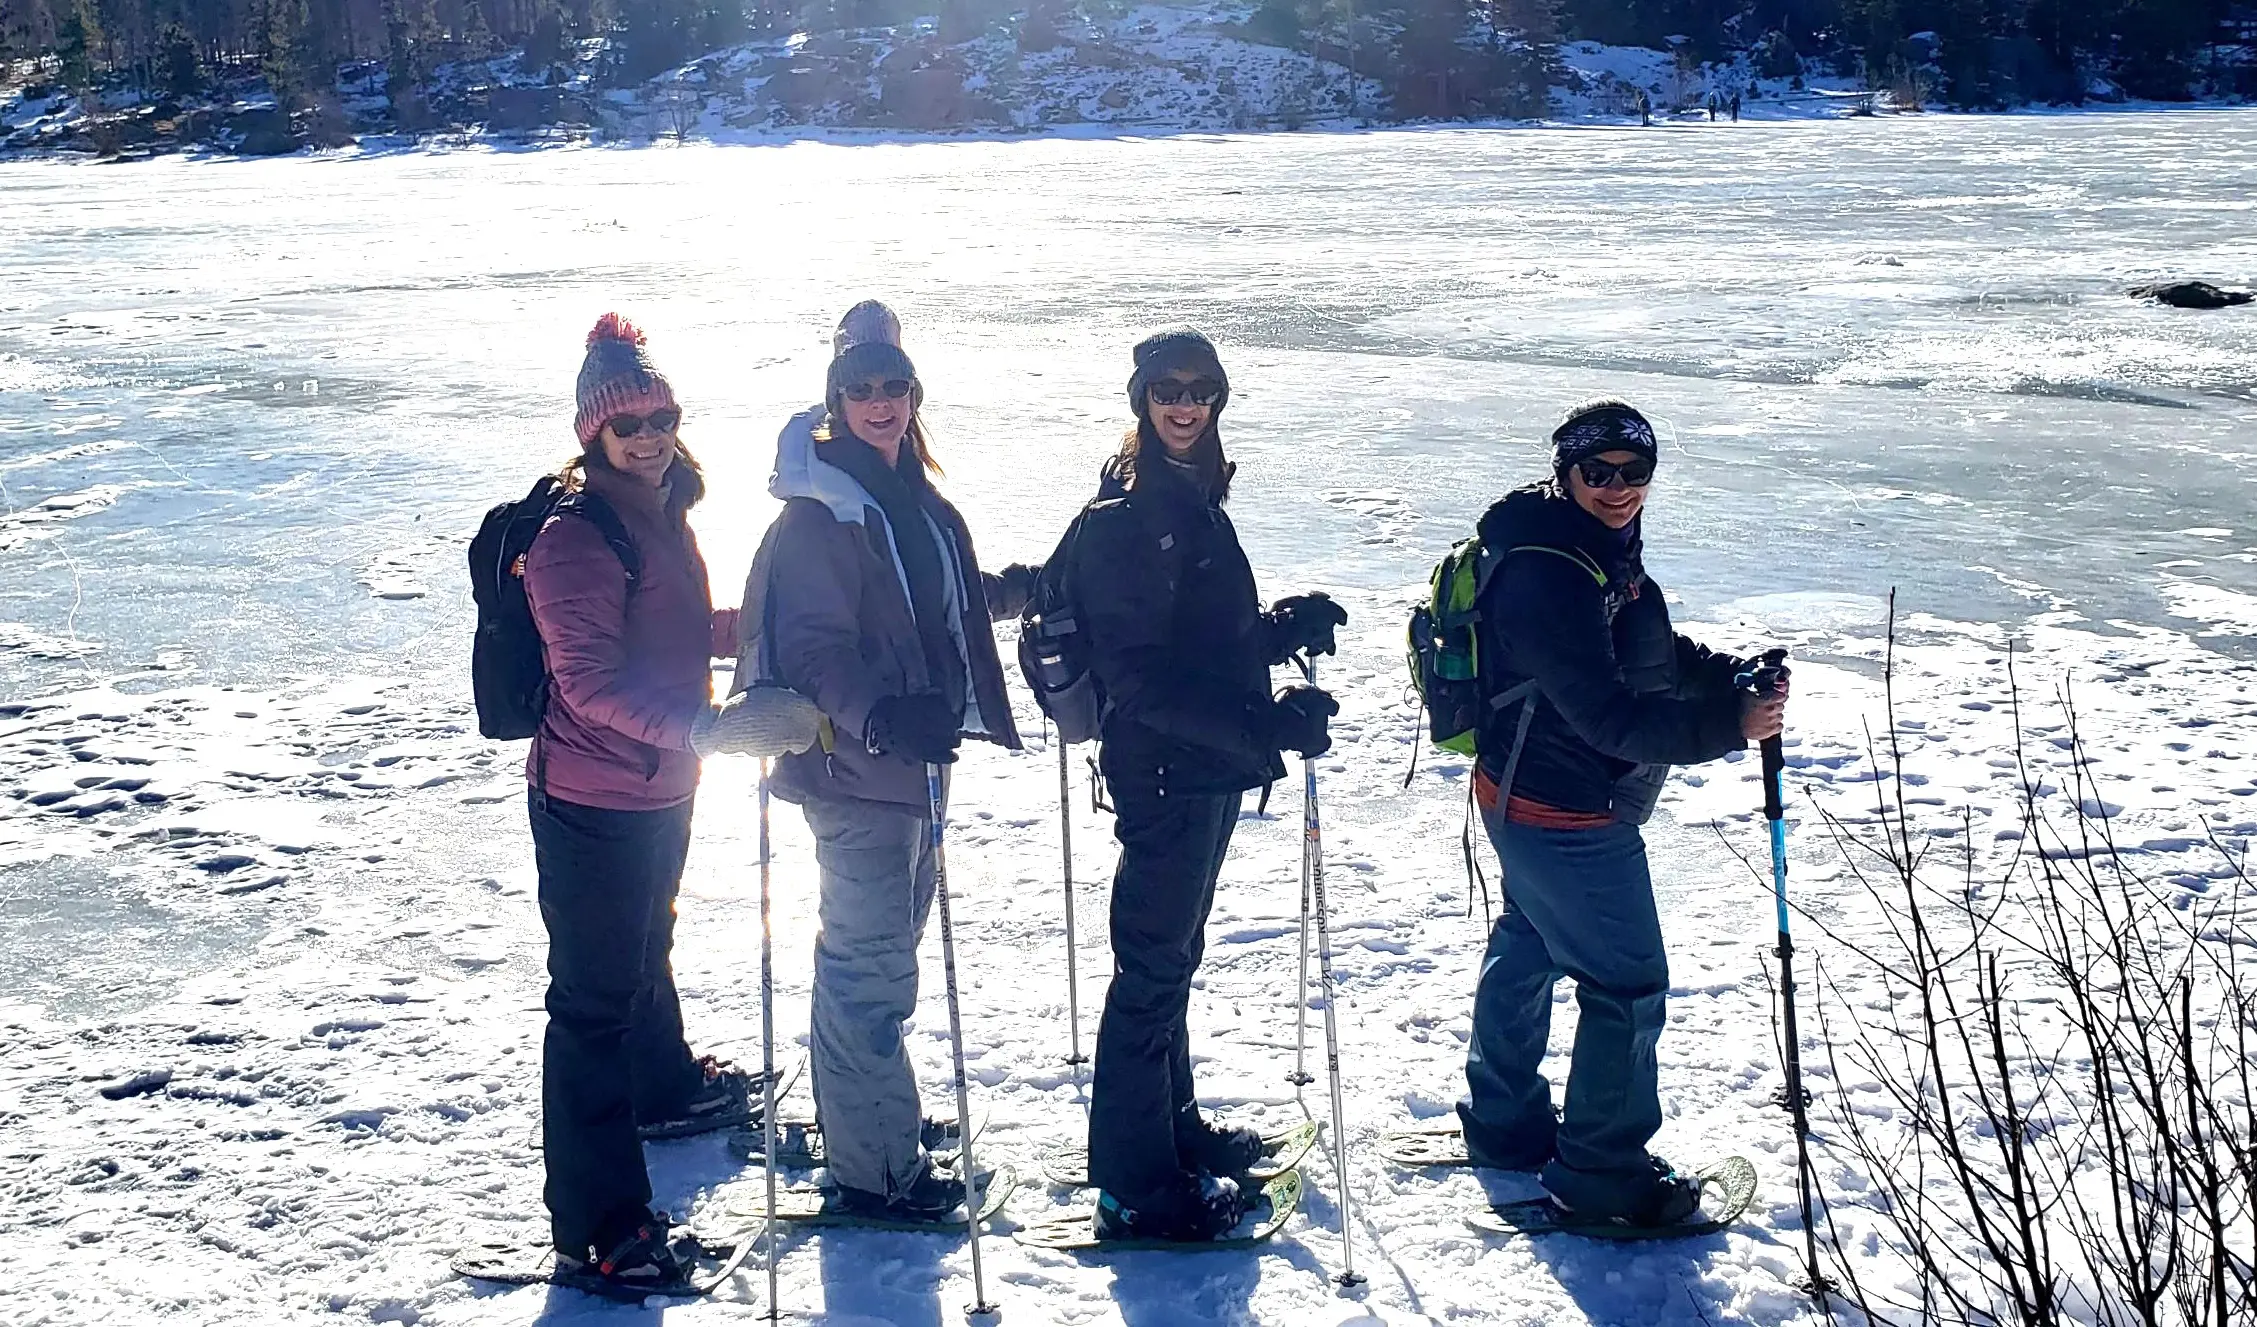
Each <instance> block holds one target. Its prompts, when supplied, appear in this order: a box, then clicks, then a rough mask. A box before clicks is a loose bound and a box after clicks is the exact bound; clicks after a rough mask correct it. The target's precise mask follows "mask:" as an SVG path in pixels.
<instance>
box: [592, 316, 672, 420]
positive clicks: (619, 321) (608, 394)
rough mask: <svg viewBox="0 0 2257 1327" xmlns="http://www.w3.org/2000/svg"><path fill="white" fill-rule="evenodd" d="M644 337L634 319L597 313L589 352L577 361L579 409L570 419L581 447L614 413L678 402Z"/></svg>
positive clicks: (635, 412) (643, 410) (645, 410)
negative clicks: (652, 361)
mask: <svg viewBox="0 0 2257 1327" xmlns="http://www.w3.org/2000/svg"><path fill="white" fill-rule="evenodd" d="M645 339H646V338H645V337H644V336H643V334H642V332H640V331H639V330H637V329H636V327H635V325H634V324H633V323H631V322H628V321H627V320H626V319H625V318H622V317H620V316H619V315H618V314H616V313H607V314H605V315H604V316H603V317H601V318H598V319H596V325H595V327H594V328H592V329H590V330H589V332H588V354H587V358H585V359H583V360H581V361H580V383H579V387H578V390H577V391H575V392H574V396H575V397H576V399H577V400H578V403H579V411H578V413H577V414H575V415H574V417H573V420H572V427H573V431H574V432H575V433H577V434H578V435H579V437H580V445H581V446H582V447H585V446H587V445H588V444H589V443H591V442H594V441H595V440H596V435H597V434H599V433H601V432H603V426H604V424H605V423H606V422H608V421H609V420H611V419H612V418H613V417H614V416H616V415H646V414H649V413H650V412H651V411H653V410H664V409H669V408H679V407H677V406H676V404H675V401H674V388H673V386H672V385H671V384H669V383H668V382H667V381H666V375H665V374H663V373H660V372H659V371H658V366H657V365H655V364H653V363H651V358H650V352H649V351H648V350H646V349H645V348H644V341H645Z"/></svg>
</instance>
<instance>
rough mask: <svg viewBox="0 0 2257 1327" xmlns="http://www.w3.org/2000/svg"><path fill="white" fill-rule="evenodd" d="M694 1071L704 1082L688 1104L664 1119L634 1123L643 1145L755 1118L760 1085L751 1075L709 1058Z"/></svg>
mask: <svg viewBox="0 0 2257 1327" xmlns="http://www.w3.org/2000/svg"><path fill="white" fill-rule="evenodd" d="M697 1067H698V1072H699V1073H700V1074H702V1075H703V1078H702V1080H701V1081H700V1082H699V1084H698V1086H697V1087H696V1088H695V1089H693V1090H692V1091H691V1092H690V1095H689V1097H688V1099H687V1100H685V1101H683V1103H682V1104H681V1105H680V1106H678V1107H676V1108H675V1109H674V1110H671V1111H669V1112H667V1114H666V1117H665V1118H664V1119H657V1120H638V1121H636V1124H635V1133H636V1135H637V1136H638V1137H640V1138H641V1139H642V1140H643V1141H645V1142H656V1141H658V1140H661V1139H666V1138H688V1137H690V1136H691V1135H692V1134H701V1133H709V1132H711V1131H713V1130H715V1129H728V1128H733V1127H735V1126H737V1125H741V1124H747V1123H750V1122H751V1121H752V1120H754V1119H756V1118H758V1116H759V1114H760V1106H759V1104H758V1103H759V1091H758V1089H759V1087H760V1084H759V1082H758V1081H757V1080H756V1079H755V1078H754V1076H753V1075H752V1074H750V1073H747V1072H746V1071H745V1070H742V1069H739V1068H737V1067H736V1066H735V1065H733V1064H729V1063H726V1062H724V1061H722V1060H718V1059H715V1058H714V1057H713V1056H711V1055H708V1056H706V1057H705V1058H703V1059H701V1060H699V1061H698V1062H697Z"/></svg>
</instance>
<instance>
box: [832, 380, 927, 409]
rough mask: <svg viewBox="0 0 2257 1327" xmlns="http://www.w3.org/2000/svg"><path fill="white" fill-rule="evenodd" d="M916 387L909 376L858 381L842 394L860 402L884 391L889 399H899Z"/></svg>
mask: <svg viewBox="0 0 2257 1327" xmlns="http://www.w3.org/2000/svg"><path fill="white" fill-rule="evenodd" d="M916 389H917V384H916V383H914V382H912V381H910V380H909V379H907V378H888V379H886V380H885V381H884V382H883V383H874V382H858V383H856V384H854V385H853V386H852V387H849V388H847V389H846V391H845V392H844V393H842V395H844V396H845V397H846V399H847V400H849V401H854V402H857V403H859V402H863V401H868V400H870V399H872V398H873V397H875V396H877V394H878V393H880V392H884V393H885V394H886V399H887V400H889V401H898V400H900V399H901V398H902V397H904V396H907V395H909V393H911V392H913V391H915V390H916Z"/></svg>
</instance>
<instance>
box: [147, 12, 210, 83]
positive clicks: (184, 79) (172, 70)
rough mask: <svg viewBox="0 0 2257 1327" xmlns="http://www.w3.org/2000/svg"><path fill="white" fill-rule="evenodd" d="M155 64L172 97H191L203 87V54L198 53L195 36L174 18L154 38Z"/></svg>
mask: <svg viewBox="0 0 2257 1327" xmlns="http://www.w3.org/2000/svg"><path fill="white" fill-rule="evenodd" d="M157 65H158V69H159V72H160V73H161V74H162V76H163V79H164V89H165V91H167V92H169V93H171V94H172V95H173V96H175V97H193V96H196V95H197V94H198V93H201V92H202V91H203V90H204V82H205V80H204V60H203V57H202V56H201V55H200V54H198V53H197V50H196V39H195V38H194V37H192V36H190V35H188V29H187V28H186V27H184V26H182V25H181V23H180V22H179V20H177V19H175V20H174V21H173V22H171V23H168V24H166V25H165V30H164V33H163V35H161V36H159V37H158V38H157Z"/></svg>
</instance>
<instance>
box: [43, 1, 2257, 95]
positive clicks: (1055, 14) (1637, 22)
mask: <svg viewBox="0 0 2257 1327" xmlns="http://www.w3.org/2000/svg"><path fill="white" fill-rule="evenodd" d="M1125 2H1126V0H1034V2H1033V5H1032V7H1031V8H1030V7H1029V6H1028V4H1027V0H803V2H802V0H0V61H6V60H15V59H24V58H33V57H39V58H44V59H45V60H46V61H47V62H48V65H49V67H50V68H51V69H52V70H53V71H54V73H55V76H56V78H57V80H58V81H60V82H61V83H63V84H64V85H66V86H70V87H90V86H95V85H97V84H99V83H101V82H102V81H104V80H105V79H116V80H124V81H126V82H128V83H130V84H131V85H132V86H134V87H136V88H139V89H142V90H146V91H151V92H170V93H173V94H176V95H189V94H193V93H195V92H197V91H200V90H202V89H204V88H205V87H207V86H209V84H210V83H211V81H212V80H213V79H214V78H215V77H218V76H221V75H228V76H240V75H243V74H246V73H251V72H256V73H259V74H263V75H264V76H265V77H266V79H267V81H268V82H269V83H270V84H272V85H273V87H274V89H275V91H276V92H277V93H278V94H279V95H281V96H283V97H284V98H285V99H286V100H300V101H302V100H306V99H308V98H311V97H313V96H314V95H316V94H318V93H321V92H324V91H327V90H328V89H330V88H332V87H334V85H335V79H336V70H337V67H338V66H339V65H340V64H342V63H344V62H348V61H375V60H381V61H383V62H385V64H386V66H387V69H386V72H387V75H388V79H389V83H390V88H391V91H392V93H393V95H394V97H395V98H397V97H398V96H399V95H400V94H401V93H402V92H403V91H406V90H412V89H415V88H417V87H420V86H421V85H423V84H424V82H425V81H426V80H428V78H429V76H430V75H431V73H432V71H433V70H434V69H435V68H436V67H437V66H438V65H440V64H442V63H447V62H452V61H459V60H466V59H476V58H481V57H486V56H491V55H496V54H499V53H501V52H503V51H505V50H521V51H522V55H521V57H520V67H521V68H522V69H526V70H533V71H540V70H550V71H554V73H555V75H556V76H561V74H562V72H563V71H564V70H565V69H567V68H569V67H572V66H574V65H576V64H578V63H579V62H580V61H581V60H582V58H583V55H584V53H592V58H593V59H594V60H595V61H596V66H597V68H596V72H597V76H598V79H599V81H601V82H604V83H608V84H612V85H627V84H632V83H637V82H640V81H642V80H644V79H647V78H649V77H651V76H652V75H653V74H656V73H658V72H660V71H663V70H665V69H669V68H672V67H674V66H676V65H678V64H680V63H682V62H684V61H686V60H689V59H693V58H695V57H696V56H697V55H699V54H701V53H703V52H705V51H709V50H714V49H718V48H721V47H725V46H729V45H733V44H736V43H738V42H742V41H745V40H748V39H750V38H753V37H755V36H760V35H766V34H775V33H781V32H787V31H794V30H798V31H808V32H823V31H836V30H846V29H858V28H872V27H884V26H890V25H896V24H903V23H908V22H911V21H913V20H916V19H919V18H928V17H934V16H936V10H935V8H934V6H935V4H936V3H937V5H938V10H937V17H938V20H939V34H938V37H939V40H942V41H949V42H953V41H962V40H968V39H970V38H974V37H978V36H981V35H984V34H989V33H1009V34H1013V35H1015V36H1016V39H1017V42H1018V44H1019V46H1020V47H1021V48H1022V49H1035V48H1042V49H1048V48H1049V47H1050V46H1054V45H1056V44H1057V43H1058V42H1060V41H1062V40H1067V39H1070V38H1071V36H1072V34H1073V33H1074V31H1075V30H1076V24H1077V22H1078V21H1079V20H1082V19H1086V18H1090V17H1101V16H1103V14H1104V13H1105V12H1107V11H1106V6H1109V5H1122V4H1125ZM1245 26H1246V29H1247V35H1248V36H1250V37H1252V38H1254V39H1256V40H1262V41H1268V42H1272V43H1275V44H1279V45H1284V46H1289V47H1293V48H1296V49H1300V50H1304V51H1306V52H1308V53H1309V54H1310V55H1312V56H1314V57H1321V58H1325V59H1330V60H1334V61H1337V62H1339V63H1342V64H1347V65H1349V66H1351V67H1352V68H1354V69H1356V70H1357V71H1358V72H1359V73H1361V74H1363V75H1365V76H1367V77H1371V78H1375V79H1378V80H1379V81H1381V82H1382V83H1383V84H1384V85H1385V86H1386V87H1387V89H1388V91H1389V92H1390V94H1391V102H1392V109H1393V112H1394V114H1396V115H1397V116H1400V117H1404V118H1414V117H1423V116H1443V117H1452V116H1468V115H1533V114H1541V113H1542V112H1543V110H1544V108H1545V106H1546V101H1547V98H1548V96H1549V90H1550V89H1551V88H1553V87H1555V86H1558V85H1559V84H1560V83H1561V82H1562V81H1563V80H1564V79H1565V78H1566V74H1565V71H1564V69H1563V66H1562V63H1561V60H1560V54H1559V49H1560V46H1561V44H1562V43H1564V42H1570V41H1580V40H1589V41H1598V42H1608V43H1616V44H1624V45H1639V46H1648V47H1653V48H1656V49H1660V50H1665V51H1673V52H1674V53H1675V56H1676V59H1677V61H1678V63H1679V65H1680V67H1681V68H1683V69H1690V70H1693V71H1696V77H1695V79H1694V80H1693V81H1694V82H1695V83H1696V84H1698V85H1700V86H1706V87H1714V86H1716V76H1715V75H1714V74H1713V73H1712V72H1711V71H1712V67H1713V63H1727V62H1731V61H1734V60H1744V61H1745V62H1746V65H1747V66H1748V67H1752V69H1753V70H1754V71H1755V72H1757V73H1760V74H1761V75H1763V76H1766V77H1775V78H1788V77H1792V76H1796V75H1798V74H1799V73H1800V72H1801V71H1802V70H1803V69H1804V68H1805V67H1806V62H1809V61H1816V62H1820V63H1821V65H1822V67H1830V68H1831V70H1832V71H1833V72H1836V73H1839V74H1843V75H1850V76H1856V75H1862V76H1863V77H1864V78H1865V79H1866V80H1867V82H1868V84H1869V85H1871V86H1876V87H1890V86H1906V85H1910V86H1915V87H1918V88H1920V89H1923V90H1925V91H1926V92H1927V93H1928V94H1929V95H1933V96H1936V97H1938V98H1940V99H1942V100H1946V101H1948V102H1950V103H1952V104H1956V105H1963V106H1987V105H2005V104H2011V103H2016V102H2026V101H2075V100H2081V99H2082V98H2083V97H2084V96H2085V95H2086V94H2087V90H2088V88H2089V86H2090V85H2091V83H2092V80H2094V79H2095V78H2105V79H2107V80H2108V81H2110V82H2111V83H2113V84H2114V85H2116V86H2117V87H2119V88H2120V89H2122V90H2123V91H2124V92H2125V93H2126V94H2128V95H2131V96H2135V97H2146V98H2160V99H2176V98H2184V97H2187V96H2189V95H2191V94H2194V93H2197V92H2200V91H2204V90H2220V91H2228V92H2240V93H2243V94H2250V93H2257V86H2252V85H2251V83H2252V66H2250V65H2248V64H2246V63H2237V62H2233V61H2229V60H2228V59H2227V57H2226V56H2225V55H2224V54H2223V53H2224V52H2227V51H2238V50H2240V48H2239V47H2237V46H2235V45H2234V43H2237V42H2239V41H2241V40H2243V39H2244V38H2249V39H2257V4H2252V3H2251V0H1261V4H1260V7H1259V8H1258V9H1257V10H1255V11H1254V12H1253V14H1252V17H1251V18H1250V19H1249V20H1248V22H1247V24H1246V25H1245ZM599 38H600V39H603V40H602V41H593V42H592V39H599ZM591 42H592V44H591Z"/></svg>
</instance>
